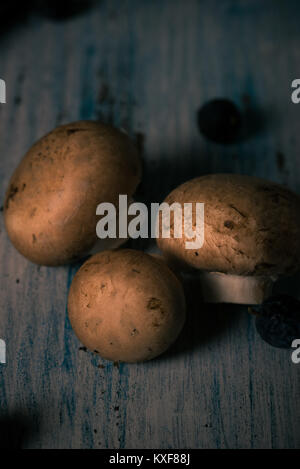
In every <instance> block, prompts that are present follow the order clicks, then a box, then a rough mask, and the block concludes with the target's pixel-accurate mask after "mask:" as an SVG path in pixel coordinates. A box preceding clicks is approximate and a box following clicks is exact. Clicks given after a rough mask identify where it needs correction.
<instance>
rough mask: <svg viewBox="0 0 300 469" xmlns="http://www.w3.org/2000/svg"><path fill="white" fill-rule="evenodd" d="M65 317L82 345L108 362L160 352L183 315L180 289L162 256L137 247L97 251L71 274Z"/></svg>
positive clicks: (140, 358) (145, 357)
mask: <svg viewBox="0 0 300 469" xmlns="http://www.w3.org/2000/svg"><path fill="white" fill-rule="evenodd" d="M68 311H69V318H70V321H71V324H72V327H73V329H74V331H75V334H76V335H77V337H78V338H79V340H80V341H81V342H82V343H83V345H84V346H86V347H87V348H89V349H90V350H92V351H94V352H96V353H99V354H100V355H101V356H102V357H103V358H106V359H108V360H112V361H123V362H140V361H144V360H150V359H152V358H154V357H156V356H157V355H160V354H161V353H163V352H164V351H165V350H166V349H167V348H168V347H169V346H170V345H171V344H172V343H173V342H174V341H175V339H176V338H177V336H178V335H179V333H180V331H181V329H182V327H183V324H184V320H185V298H184V293H183V288H182V285H181V283H180V282H179V280H178V279H177V277H176V276H175V274H174V273H173V272H172V271H171V270H170V269H169V268H168V267H167V265H166V264H165V262H164V261H162V260H160V259H159V258H156V257H154V256H151V255H149V254H146V253H144V252H140V251H134V250H129V249H125V250H115V251H103V252H101V253H98V254H96V255H94V256H93V257H91V258H90V259H89V260H88V261H87V262H85V263H84V264H83V265H82V267H81V268H80V269H79V271H78V272H77V274H76V275H75V277H74V279H73V282H72V284H71V288H70V292H69V299H68Z"/></svg>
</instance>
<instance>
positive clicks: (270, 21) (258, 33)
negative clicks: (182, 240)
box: [0, 0, 300, 448]
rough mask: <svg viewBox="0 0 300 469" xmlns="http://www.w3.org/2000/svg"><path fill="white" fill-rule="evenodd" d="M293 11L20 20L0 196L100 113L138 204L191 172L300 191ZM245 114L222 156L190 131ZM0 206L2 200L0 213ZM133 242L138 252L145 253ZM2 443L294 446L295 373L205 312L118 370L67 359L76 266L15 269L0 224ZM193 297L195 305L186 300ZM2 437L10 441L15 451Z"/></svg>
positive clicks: (6, 46) (7, 64)
mask: <svg viewBox="0 0 300 469" xmlns="http://www.w3.org/2000/svg"><path fill="white" fill-rule="evenodd" d="M299 19H300V5H299V2H297V1H294V0H292V1H290V2H285V1H283V0H282V1H278V2H276V3H275V2H273V1H271V0H266V1H264V2H262V1H260V0H245V1H243V2H236V1H233V0H223V1H222V2H220V1H217V0H213V1H201V2H200V1H196V0H189V1H186V2H182V1H180V0H165V1H163V2H161V1H158V0H154V1H146V0H145V1H140V0H131V1H123V2H120V1H118V0H110V1H108V0H106V1H104V0H103V1H101V2H99V4H98V5H97V6H96V7H94V8H93V9H91V10H89V11H87V12H85V13H84V14H82V15H81V16H78V17H74V18H72V19H70V20H68V21H66V22H53V21H49V20H47V19H38V18H35V17H30V18H29V20H28V22H27V23H24V24H22V25H18V26H16V27H15V28H14V29H13V30H12V31H11V32H7V33H6V34H3V35H2V36H1V37H0V77H1V78H3V79H5V80H6V83H7V90H8V96H7V104H5V105H0V136H1V139H0V158H1V163H0V181H1V185H0V197H1V199H0V200H3V197H4V191H5V188H6V186H7V183H8V179H9V177H10V175H11V173H12V171H13V169H14V167H15V166H16V165H17V163H18V161H19V160H20V158H21V156H22V155H23V154H24V152H25V151H26V149H27V148H28V147H29V146H30V144H31V143H32V142H33V141H34V140H35V139H37V138H38V137H40V136H41V135H43V134H44V133H45V132H47V131H48V130H50V129H51V128H53V127H54V126H55V125H57V124H59V123H65V122H68V121H71V120H76V119H91V118H101V119H104V120H105V121H107V122H113V123H114V124H115V125H118V126H122V127H125V128H126V129H127V130H128V131H129V132H130V133H131V134H132V135H134V134H136V133H139V134H140V137H139V141H140V142H142V141H143V158H144V166H145V175H144V180H143V183H142V185H141V188H140V189H139V195H138V197H139V198H141V199H142V200H146V201H147V202H150V201H161V200H162V199H163V197H164V196H165V195H166V194H167V193H168V192H169V191H170V190H171V189H172V188H173V187H175V186H176V185H177V184H179V183H181V182H183V181H184V180H186V179H188V178H190V177H193V176H195V175H198V174H204V173H207V172H222V171H233V172H241V173H244V174H251V175H258V176H261V177H267V178H270V179H273V180H275V181H279V182H282V183H285V184H287V185H288V186H289V187H291V188H293V189H295V190H297V191H298V192H300V166H299V163H298V161H299V156H298V151H299V148H300V134H299V131H298V120H299V119H298V118H299V109H300V108H299V107H297V106H295V105H293V104H291V101H290V83H291V81H292V79H294V78H296V77H298V75H299V65H298V55H299V54H298V48H299V46H298V45H299V39H300V37H299V36H300V32H299ZM215 96H228V97H231V98H232V99H234V100H235V101H236V102H237V103H238V104H239V105H240V106H242V107H243V106H244V107H245V106H248V107H249V106H251V110H252V112H251V116H253V115H254V116H255V119H254V121H255V122H254V124H255V125H253V119H252V121H251V126H250V128H249V132H250V131H251V132H250V134H249V135H248V138H247V139H245V140H244V141H242V142H240V143H239V144H237V145H234V146H230V147H223V146H218V145H214V144H212V143H209V142H207V141H205V140H204V139H203V138H202V137H201V136H200V135H199V133H198V130H197V125H196V111H197V108H198V106H199V105H200V104H201V103H202V102H203V101H206V100H207V99H209V98H210V97H215ZM0 205H1V204H0ZM133 245H137V246H142V247H143V248H147V247H149V246H147V245H145V243H136V244H133ZM0 259H1V266H0V311H1V313H0V337H1V338H3V339H5V340H6V342H7V353H8V361H7V365H5V366H3V365H0V406H1V407H0V409H1V411H0V413H1V415H0V433H1V432H2V431H3V430H4V431H6V429H7V425H8V423H7V418H8V417H7V416H9V417H10V418H11V420H12V421H13V422H14V425H15V426H16V427H17V428H18V429H19V431H20V433H22V432H23V429H24V432H23V433H22V435H23V436H22V441H20V439H21V436H20V438H19V439H18V438H17V443H16V444H22V445H23V446H25V447H43V448H51V447H60V448H71V447H73V448H90V447H99V448H118V447H121V448H145V447H148V448H153V447H156V448H224V447H225V448H229V447H230V448H271V447H274V448H282V447H284V448H287V447H290V448H295V447H299V445H300V406H299V402H300V400H299V397H300V394H299V373H300V368H299V365H298V366H296V365H294V364H292V362H291V360H290V356H289V352H286V351H282V350H276V349H272V348H271V347H269V346H267V345H266V344H264V343H263V342H262V341H261V340H260V338H259V337H258V336H257V335H256V333H255V330H254V327H253V320H252V318H251V317H250V316H249V315H248V313H247V311H246V309H245V308H238V307H235V308H232V307H226V308H221V309H220V308H212V307H207V306H206V307H203V306H201V305H200V303H198V301H197V287H196V286H195V285H194V284H192V285H191V284H189V285H187V287H186V288H187V292H188V298H189V318H188V322H187V326H186V328H185V330H184V333H183V334H182V336H181V338H180V339H179V341H178V342H177V343H176V344H175V346H174V347H173V349H172V350H171V351H170V352H169V353H167V354H165V355H164V356H162V357H161V358H159V359H157V360H155V361H153V362H150V363H146V364H142V365H141V364H139V365H125V364H123V365H120V367H116V366H114V365H113V364H110V363H107V362H105V361H103V360H101V359H100V358H99V357H95V356H93V355H92V354H90V353H87V352H84V351H82V350H79V348H80V344H79V342H78V341H77V339H76V338H75V336H74V334H73V332H72V330H71V327H70V324H69V322H68V319H67V315H66V301H67V292H68V287H69V285H70V282H71V279H72V277H73V275H74V274H75V272H76V269H77V267H78V266H74V267H71V268H59V269H50V268H45V267H40V268H39V267H37V266H34V265H32V264H30V263H29V262H27V261H26V260H25V259H24V258H22V257H21V256H20V255H19V254H18V253H17V252H16V251H15V250H14V248H13V247H12V246H11V244H10V243H9V241H8V239H7V236H6V233H5V230H4V225H3V219H2V217H1V219H0ZM193 298H194V300H193ZM14 441H15V440H14Z"/></svg>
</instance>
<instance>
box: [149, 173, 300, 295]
mask: <svg viewBox="0 0 300 469" xmlns="http://www.w3.org/2000/svg"><path fill="white" fill-rule="evenodd" d="M165 202H167V203H168V204H170V205H171V204H173V203H174V202H177V203H179V204H181V206H183V204H184V203H192V204H193V220H192V221H193V226H194V225H195V220H194V217H195V203H197V202H198V203H204V242H203V245H202V247H201V248H199V249H187V248H186V241H187V240H188V239H187V236H186V235H185V234H184V232H183V235H182V237H180V238H175V237H171V238H169V239H167V238H162V237H161V236H160V237H159V238H158V246H159V247H160V249H161V250H162V251H163V253H164V255H165V256H166V258H167V259H168V260H169V262H171V263H173V264H174V263H176V264H177V265H179V266H180V269H182V270H186V269H187V268H191V269H197V270H199V273H200V275H199V276H200V284H201V289H202V294H203V299H204V300H205V301H207V302H216V303H218V302H222V303H239V304H260V303H261V302H262V301H263V300H264V299H265V298H266V297H267V296H269V294H270V293H271V291H272V287H273V283H274V281H276V280H277V278H278V277H281V276H284V275H290V274H293V273H295V272H296V271H297V270H299V265H300V243H299V239H300V219H299V209H300V198H299V196H298V195H296V194H294V193H293V192H291V191H290V190H288V189H287V188H285V187H283V186H282V185H280V184H276V183H273V182H269V181H266V180H263V179H259V178H255V177H248V176H242V175H238V174H212V175H206V176H202V177H198V178H195V179H192V180H191V181H188V182H186V183H184V184H182V185H181V186H179V187H178V188H176V189H175V190H173V191H172V192H171V193H170V194H169V195H168V197H167V198H166V200H165ZM190 221H191V220H190ZM171 228H172V225H171ZM173 228H174V227H173Z"/></svg>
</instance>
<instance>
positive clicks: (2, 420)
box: [0, 410, 38, 449]
mask: <svg viewBox="0 0 300 469" xmlns="http://www.w3.org/2000/svg"><path fill="white" fill-rule="evenodd" d="M37 433H38V428H37V423H36V416H35V415H32V416H31V417H29V416H28V415H27V414H25V413H24V412H23V411H22V410H15V411H14V412H13V413H10V414H4V415H0V449H21V448H23V447H24V446H26V444H27V443H28V442H29V441H30V440H31V439H32V438H33V437H34V436H35V435H37Z"/></svg>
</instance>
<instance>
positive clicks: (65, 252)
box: [4, 121, 141, 265]
mask: <svg viewBox="0 0 300 469" xmlns="http://www.w3.org/2000/svg"><path fill="white" fill-rule="evenodd" d="M140 177H141V163H140V160H139V157H138V153H137V150H136V148H135V146H134V145H133V143H132V142H131V141H130V139H129V138H128V137H127V135H126V134H125V133H123V132H121V131H119V130H117V129H115V128H113V127H111V126H107V125H104V124H101V123H99V122H93V121H80V122H75V123H71V124H67V125H62V126H60V127H57V128H56V129H54V130H53V131H52V132H50V133H48V134H47V135H45V136H44V137H43V138H41V139H40V140H39V141H38V142H36V143H35V144H34V145H33V146H32V147H31V148H30V150H29V151H28V152H27V154H26V155H25V157H24V158H23V160H22V161H21V163H20V164H19V166H18V167H17V169H16V170H15V172H14V174H13V176H12V178H11V181H10V184H9V187H8V190H7V193H6V199H5V204H4V216H5V224H6V228H7V231H8V235H9V237H10V239H11V241H12V243H13V244H14V246H15V247H16V248H17V249H18V251H19V252H21V254H23V255H24V256H25V257H27V258H29V259H30V260H32V261H33V262H36V263H38V264H44V265H60V264H65V263H68V262H71V261H73V260H76V259H77V258H78V257H81V256H82V255H84V253H85V252H86V251H88V250H89V249H90V248H91V247H92V246H93V245H94V243H95V242H96V241H97V236H96V223H97V219H98V218H97V216H96V207H97V205H98V204H100V203H101V202H112V203H115V204H117V203H118V196H119V194H127V195H129V196H130V195H132V194H133V193H134V191H135V189H136V187H137V185H138V183H139V181H140Z"/></svg>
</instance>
